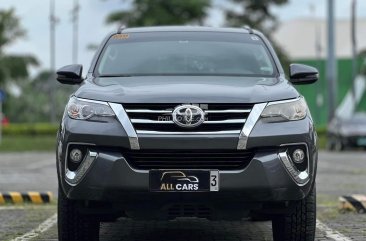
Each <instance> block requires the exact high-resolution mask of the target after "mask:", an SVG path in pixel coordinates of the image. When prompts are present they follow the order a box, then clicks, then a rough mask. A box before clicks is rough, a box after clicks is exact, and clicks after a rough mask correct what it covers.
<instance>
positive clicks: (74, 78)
mask: <svg viewBox="0 0 366 241" xmlns="http://www.w3.org/2000/svg"><path fill="white" fill-rule="evenodd" d="M56 73H57V80H58V82H60V83H61V84H66V85H77V84H80V83H81V82H83V81H84V79H83V77H82V76H81V75H82V73H83V66H82V65H80V64H73V65H66V66H64V67H62V68H60V69H58V70H57V72H56Z"/></svg>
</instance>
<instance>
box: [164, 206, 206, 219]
mask: <svg viewBox="0 0 366 241" xmlns="http://www.w3.org/2000/svg"><path fill="white" fill-rule="evenodd" d="M211 216H212V210H211V208H209V207H207V206H206V205H203V204H174V205H172V206H171V207H169V209H168V217H169V219H174V218H178V217H197V218H207V219H209V218H211Z"/></svg>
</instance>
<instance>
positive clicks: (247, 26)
mask: <svg viewBox="0 0 366 241" xmlns="http://www.w3.org/2000/svg"><path fill="white" fill-rule="evenodd" d="M243 28H244V29H246V30H248V32H249V33H250V34H253V33H254V32H253V29H252V28H251V27H250V26H249V25H245V26H244V27H243Z"/></svg>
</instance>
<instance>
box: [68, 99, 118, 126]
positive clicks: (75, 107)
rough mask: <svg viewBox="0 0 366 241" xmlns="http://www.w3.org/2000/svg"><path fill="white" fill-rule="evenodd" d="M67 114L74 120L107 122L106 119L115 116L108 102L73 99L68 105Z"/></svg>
mask: <svg viewBox="0 0 366 241" xmlns="http://www.w3.org/2000/svg"><path fill="white" fill-rule="evenodd" d="M67 114H68V115H69V117H70V118H72V119H77V120H95V121H106V120H105V118H108V117H113V116H115V114H114V112H113V110H112V109H111V107H110V106H109V105H108V103H106V102H102V101H93V100H84V99H78V98H76V97H71V99H70V100H69V103H68V104H67Z"/></svg>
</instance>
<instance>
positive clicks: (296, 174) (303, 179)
mask: <svg viewBox="0 0 366 241" xmlns="http://www.w3.org/2000/svg"><path fill="white" fill-rule="evenodd" d="M293 145H305V147H306V153H307V162H308V168H307V169H306V170H305V171H302V172H300V171H299V170H297V168H296V167H295V165H294V164H293V163H292V160H291V158H290V157H289V156H288V154H287V150H286V151H283V152H280V153H278V156H279V157H280V159H281V161H282V163H283V165H284V166H285V168H286V170H287V172H288V173H289V174H290V176H291V178H292V179H293V180H294V181H295V182H296V184H297V185H299V186H304V185H306V184H307V183H308V182H309V180H310V176H309V164H310V156H309V149H308V146H307V144H306V143H291V144H285V145H281V146H293Z"/></svg>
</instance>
